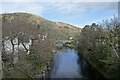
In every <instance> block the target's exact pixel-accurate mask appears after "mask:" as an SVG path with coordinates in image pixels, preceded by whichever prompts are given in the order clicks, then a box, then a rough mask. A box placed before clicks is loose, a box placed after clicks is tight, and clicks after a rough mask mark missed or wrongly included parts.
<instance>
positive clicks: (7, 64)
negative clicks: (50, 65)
mask: <svg viewBox="0 0 120 80" xmlns="http://www.w3.org/2000/svg"><path fill="white" fill-rule="evenodd" d="M0 20H2V37H3V44H2V45H3V51H2V59H3V72H4V73H3V77H6V78H25V77H35V75H37V74H39V73H40V71H41V70H43V68H44V66H45V64H46V62H47V61H50V60H51V59H52V57H53V56H52V55H53V52H54V51H55V46H54V45H55V41H56V40H69V39H70V37H72V38H73V39H75V37H76V36H77V33H79V32H80V30H81V29H80V28H77V27H75V26H72V25H70V24H66V23H62V22H53V21H50V20H46V19H44V18H42V17H40V16H37V15H34V14H28V13H6V14H2V15H0ZM15 40H16V44H12V43H15ZM30 40H31V41H32V42H31V43H30V45H29V46H28V47H27V43H28V44H29V42H30ZM5 41H6V42H8V43H10V45H11V46H12V50H11V52H7V51H6V48H5V46H8V47H9V45H6V44H5ZM10 41H11V42H10ZM20 44H21V45H23V46H24V47H23V48H25V50H27V52H28V51H30V53H29V54H27V52H26V51H25V50H21V49H20V48H19V46H20ZM16 45H18V48H15V46H16ZM16 49H17V50H18V51H17V52H16Z"/></svg>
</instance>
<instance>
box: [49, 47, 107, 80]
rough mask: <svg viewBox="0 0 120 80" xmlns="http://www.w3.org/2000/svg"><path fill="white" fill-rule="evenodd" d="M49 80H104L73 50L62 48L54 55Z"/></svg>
mask: <svg viewBox="0 0 120 80" xmlns="http://www.w3.org/2000/svg"><path fill="white" fill-rule="evenodd" d="M49 75H50V78H73V79H74V78H75V79H76V78H78V79H83V78H84V79H85V80H103V79H104V80H105V78H104V77H103V76H102V75H101V74H100V73H99V72H98V71H97V70H96V69H94V68H93V67H92V66H91V65H90V64H89V63H88V62H87V61H86V60H85V59H84V58H83V57H82V56H81V55H80V54H79V55H78V52H77V51H76V50H75V49H71V48H66V47H64V48H62V49H61V50H58V51H57V52H56V53H55V54H54V59H53V63H52V67H51V71H50V74H49Z"/></svg>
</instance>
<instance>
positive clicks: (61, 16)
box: [0, 0, 119, 27]
mask: <svg viewBox="0 0 120 80" xmlns="http://www.w3.org/2000/svg"><path fill="white" fill-rule="evenodd" d="M118 1H119V0H102V1H99V2H98V1H96V0H89V1H88V0H86V1H85V0H59V1H58V0H2V1H0V3H1V6H0V8H1V9H2V10H0V13H13V12H27V13H33V14H37V15H39V16H41V17H44V18H46V19H48V20H52V21H60V22H65V23H69V24H73V25H77V26H80V27H84V25H86V24H91V23H93V22H101V21H102V20H104V19H109V18H111V17H113V16H114V15H116V16H117V15H118Z"/></svg>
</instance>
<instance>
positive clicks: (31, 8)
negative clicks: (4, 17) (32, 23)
mask: <svg viewBox="0 0 120 80" xmlns="http://www.w3.org/2000/svg"><path fill="white" fill-rule="evenodd" d="M4 12H6V13H11V12H27V13H34V14H38V15H42V13H43V12H44V7H43V6H40V5H39V4H38V3H30V2H29V3H28V2H22V3H21V2H19V3H18V2H5V3H3V4H2V11H1V12H0V13H4Z"/></svg>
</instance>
